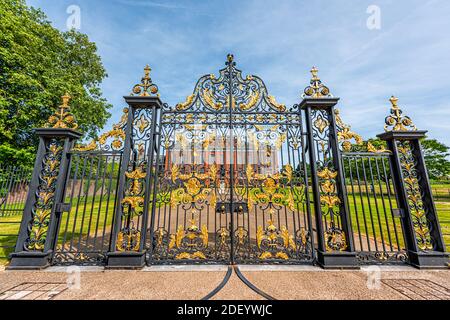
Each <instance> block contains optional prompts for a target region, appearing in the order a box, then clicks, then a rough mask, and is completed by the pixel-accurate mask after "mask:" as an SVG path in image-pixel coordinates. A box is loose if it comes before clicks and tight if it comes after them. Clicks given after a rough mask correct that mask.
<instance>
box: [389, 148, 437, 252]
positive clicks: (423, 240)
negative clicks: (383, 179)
mask: <svg viewBox="0 0 450 320" xmlns="http://www.w3.org/2000/svg"><path fill="white" fill-rule="evenodd" d="M397 149H398V151H399V160H400V165H401V168H402V175H403V181H404V188H405V191H406V194H407V197H408V205H409V210H410V212H411V218H412V223H413V227H414V232H415V235H416V243H417V246H418V247H419V249H420V250H422V251H427V250H432V249H433V242H432V238H431V234H430V228H429V223H428V219H427V215H426V210H425V205H424V203H423V200H422V190H421V187H420V184H419V178H418V175H417V171H416V162H415V159H414V155H413V153H412V144H411V142H409V141H398V142H397Z"/></svg>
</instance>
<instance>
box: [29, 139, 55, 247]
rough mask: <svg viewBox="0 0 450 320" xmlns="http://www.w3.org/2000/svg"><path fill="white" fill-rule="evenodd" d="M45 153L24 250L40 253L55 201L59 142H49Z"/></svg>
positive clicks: (43, 245)
mask: <svg viewBox="0 0 450 320" xmlns="http://www.w3.org/2000/svg"><path fill="white" fill-rule="evenodd" d="M46 149H47V152H46V154H45V156H44V160H43V162H42V163H43V168H42V170H41V171H40V175H39V186H38V189H37V197H36V200H35V202H34V204H33V209H32V220H31V222H30V224H29V234H28V239H27V240H26V244H25V248H24V249H25V250H27V251H42V250H44V247H45V242H46V238H47V230H48V225H49V223H50V217H51V213H52V208H53V205H54V201H55V198H54V196H55V188H56V183H57V177H58V174H59V168H60V167H59V166H60V162H61V156H62V150H63V148H62V146H61V141H59V140H56V139H54V140H51V141H50V142H48V144H47V145H46Z"/></svg>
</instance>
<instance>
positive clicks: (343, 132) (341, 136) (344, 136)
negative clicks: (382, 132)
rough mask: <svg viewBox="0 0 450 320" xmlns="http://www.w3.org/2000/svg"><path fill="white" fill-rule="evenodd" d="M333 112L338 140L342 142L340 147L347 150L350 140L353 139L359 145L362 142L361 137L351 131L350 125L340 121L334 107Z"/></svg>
mask: <svg viewBox="0 0 450 320" xmlns="http://www.w3.org/2000/svg"><path fill="white" fill-rule="evenodd" d="M334 114H335V119H336V127H337V135H338V140H339V142H341V143H342V149H343V150H344V151H346V152H349V151H350V150H351V148H352V142H351V140H354V141H355V144H357V145H361V144H362V143H363V139H362V137H361V136H360V135H359V134H357V133H355V132H353V131H351V130H350V129H351V127H350V126H349V125H347V124H345V123H344V122H343V121H342V118H341V116H340V111H339V109H335V111H334Z"/></svg>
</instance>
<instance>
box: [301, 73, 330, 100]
mask: <svg viewBox="0 0 450 320" xmlns="http://www.w3.org/2000/svg"><path fill="white" fill-rule="evenodd" d="M310 72H311V74H312V78H311V81H310V85H309V86H308V87H306V88H305V90H304V93H303V94H302V98H324V97H325V98H327V97H332V95H331V94H330V89H328V87H327V86H325V85H324V84H323V83H322V81H320V78H319V77H318V76H317V73H318V72H319V69H317V68H316V67H312V69H311V71H310Z"/></svg>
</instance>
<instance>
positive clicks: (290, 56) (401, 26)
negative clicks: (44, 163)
mask: <svg viewBox="0 0 450 320" xmlns="http://www.w3.org/2000/svg"><path fill="white" fill-rule="evenodd" d="M27 2H28V4H30V5H33V6H35V7H39V8H41V9H42V10H43V11H44V12H45V13H46V14H47V16H48V17H49V20H51V21H52V22H53V25H54V26H55V27H57V28H59V29H61V30H67V27H66V20H67V18H68V17H69V14H68V13H66V10H67V8H68V7H69V6H70V5H77V6H79V7H80V10H81V29H80V31H81V32H83V33H86V34H88V35H89V37H90V39H91V41H94V42H96V43H97V46H98V51H99V54H100V55H101V57H102V59H103V63H104V65H105V67H106V69H107V71H108V75H109V77H108V78H107V79H106V80H105V81H104V82H103V84H102V88H103V91H104V96H105V97H106V98H107V99H108V101H109V102H110V103H112V104H113V105H114V108H113V109H112V110H111V112H112V117H111V119H110V121H109V122H108V125H107V126H106V129H107V128H109V127H110V126H111V124H112V123H114V122H117V121H118V119H119V118H120V115H121V110H122V108H123V107H124V106H125V104H124V101H123V98H122V97H123V96H124V95H127V94H129V93H130V91H131V88H132V86H133V85H134V84H135V83H137V82H139V80H140V78H141V76H142V73H143V71H142V69H143V67H144V66H145V64H149V65H150V66H151V67H152V79H153V82H155V83H156V84H157V85H158V86H159V89H160V94H161V99H162V100H163V101H165V102H167V103H169V104H170V105H174V104H176V103H178V102H181V101H184V99H185V97H186V96H187V95H189V94H190V93H191V91H192V89H193V87H194V85H195V83H196V81H197V79H198V78H199V77H200V76H202V75H203V74H210V73H217V71H218V70H219V69H220V68H222V67H223V64H224V62H225V59H226V54H227V53H229V52H230V53H233V54H234V56H235V60H236V62H237V65H238V68H240V69H242V70H243V73H244V75H246V74H255V75H259V76H260V77H262V78H263V80H264V81H265V82H266V85H267V86H268V88H269V91H270V93H271V94H272V95H274V96H275V97H276V98H277V100H278V101H279V102H282V103H285V104H286V105H292V104H294V103H297V102H299V101H300V100H301V98H300V95H301V93H302V91H303V89H304V87H305V86H307V85H308V82H309V79H310V73H309V70H310V69H311V67H312V66H313V65H316V66H317V67H318V68H319V76H320V77H321V79H322V80H323V82H324V83H325V84H326V85H328V87H330V89H331V92H332V93H333V95H334V96H338V97H340V98H341V101H340V104H339V108H340V110H341V115H342V117H343V119H344V121H345V122H347V123H348V124H350V125H352V128H353V130H354V131H357V132H358V133H360V134H362V135H363V137H364V138H368V137H372V136H374V135H376V134H378V133H381V132H382V131H383V124H384V118H385V116H386V115H387V114H388V112H389V106H390V103H389V101H388V99H389V97H390V96H391V95H393V94H394V95H396V96H398V97H399V99H400V100H399V105H400V106H401V107H402V108H403V110H404V112H405V113H406V114H408V115H409V116H410V117H411V118H412V119H413V121H414V122H415V123H416V125H417V127H418V128H419V129H428V130H429V136H430V137H433V138H437V139H439V140H440V141H443V142H445V143H446V144H447V145H450V134H449V133H450V130H449V128H450V33H449V30H450V19H449V14H450V1H448V0H428V1H426V0H408V1H399V0H383V1H382V0H369V1H366V0H345V1H344V0H340V1H300V0H297V1H295V0H292V1H288V0H279V1H265V0H253V1H246V0H241V1H234V0H217V1H213V0H211V1H206V0H205V1H203V0H190V1H163V0H157V1H156V0H155V1H146V0H109V1H106V0H104V1H103V0H102V1H101V0H78V1H76V0H67V1H66V0H28V1H27ZM370 5H376V6H378V7H379V8H380V10H381V11H380V12H381V28H380V29H379V30H369V29H368V28H367V25H366V21H367V19H368V18H369V16H370V14H368V13H367V12H366V10H367V8H368V6H370Z"/></svg>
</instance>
